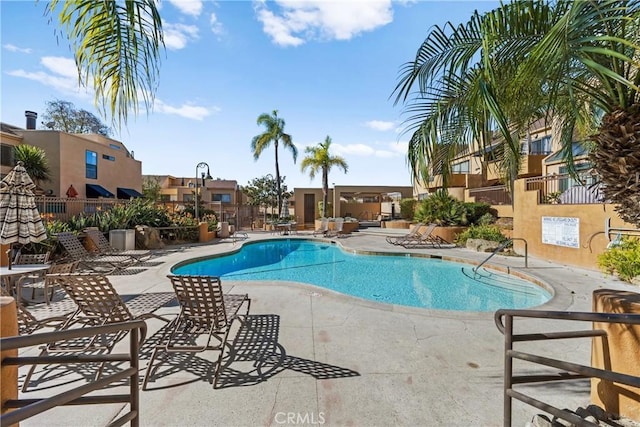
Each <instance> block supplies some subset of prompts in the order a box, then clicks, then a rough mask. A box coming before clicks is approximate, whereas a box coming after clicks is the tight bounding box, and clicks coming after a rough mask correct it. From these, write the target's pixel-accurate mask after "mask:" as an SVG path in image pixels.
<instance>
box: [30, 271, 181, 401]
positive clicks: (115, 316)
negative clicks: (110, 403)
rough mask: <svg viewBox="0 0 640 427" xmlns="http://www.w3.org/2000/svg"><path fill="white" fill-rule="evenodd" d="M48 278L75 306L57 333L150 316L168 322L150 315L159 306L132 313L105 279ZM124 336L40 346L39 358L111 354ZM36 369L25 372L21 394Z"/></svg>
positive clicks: (78, 276)
mask: <svg viewBox="0 0 640 427" xmlns="http://www.w3.org/2000/svg"><path fill="white" fill-rule="evenodd" d="M47 278H48V279H50V280H54V281H55V282H56V284H59V285H60V286H61V287H62V288H63V289H64V290H65V292H66V293H67V294H68V295H69V297H70V298H71V299H72V300H73V302H75V303H76V305H77V306H78V308H77V310H76V311H75V312H74V313H73V314H72V315H71V316H69V317H68V318H67V320H66V321H65V322H64V323H63V324H62V325H61V326H60V327H59V328H58V329H59V330H64V329H70V328H72V327H77V326H81V327H86V326H101V325H106V324H110V323H119V322H128V321H131V320H145V319H148V318H150V317H154V318H156V319H160V320H162V321H164V322H169V320H168V319H166V318H164V317H162V316H159V315H157V314H154V313H153V311H154V310H155V309H157V308H159V306H157V307H153V308H151V309H149V310H147V311H145V312H141V313H133V312H132V311H131V310H130V309H129V307H128V306H127V304H125V303H124V301H123V300H122V298H121V297H120V295H119V294H118V293H117V292H116V290H115V289H114V287H113V285H112V284H111V282H109V279H108V278H107V277H106V276H103V275H98V274H77V273H67V274H49V275H47ZM127 333H128V331H125V332H119V333H116V334H108V335H100V336H94V337H91V338H89V339H84V340H80V341H76V342H74V341H72V342H65V343H51V344H48V345H47V346H45V347H42V349H41V350H42V351H41V353H40V355H39V357H42V356H45V355H47V354H49V353H70V354H73V353H80V354H82V353H89V352H91V353H93V352H101V353H106V354H108V353H111V351H112V350H113V348H114V346H115V345H116V344H117V343H118V342H120V341H121V340H122V339H123V338H124V337H125V336H126V335H127ZM144 335H145V334H144V333H143V334H142V336H141V337H140V341H141V342H142V341H144V338H145V336H144ZM35 368H36V365H34V366H32V368H31V369H30V370H29V372H28V373H27V376H26V377H25V379H24V384H23V385H22V391H23V392H24V391H26V390H27V388H28V387H29V383H30V381H31V376H32V375H33V372H34V370H35ZM103 368H104V364H102V365H101V366H100V368H98V372H97V373H96V376H95V380H97V379H99V378H100V375H101V374H102V370H103Z"/></svg>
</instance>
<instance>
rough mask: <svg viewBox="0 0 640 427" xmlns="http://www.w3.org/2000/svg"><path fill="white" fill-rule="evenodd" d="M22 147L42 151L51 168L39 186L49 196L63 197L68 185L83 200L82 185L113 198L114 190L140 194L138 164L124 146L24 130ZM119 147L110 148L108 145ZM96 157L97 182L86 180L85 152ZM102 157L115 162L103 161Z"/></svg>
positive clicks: (101, 139)
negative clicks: (95, 187) (47, 179)
mask: <svg viewBox="0 0 640 427" xmlns="http://www.w3.org/2000/svg"><path fill="white" fill-rule="evenodd" d="M22 136H23V143H24V144H29V145H33V146H36V147H40V148H42V149H43V150H44V151H45V153H46V155H47V160H48V162H49V166H50V167H51V175H52V180H51V182H43V183H41V187H42V188H43V189H45V190H52V191H53V195H55V196H62V197H64V195H65V193H66V192H67V189H68V188H69V186H70V185H73V187H74V188H75V189H76V191H77V192H78V198H84V197H86V187H85V184H98V185H101V186H102V187H104V188H106V189H107V190H109V191H111V192H112V193H113V194H115V195H116V196H117V189H118V187H121V188H131V189H134V190H136V191H139V192H142V162H140V161H139V160H135V159H133V158H132V157H131V154H130V153H129V151H128V150H127V149H126V148H125V147H124V145H123V144H122V143H121V142H119V141H116V140H113V139H110V138H106V137H103V136H101V135H90V136H87V135H82V134H68V133H65V132H57V131H44V130H26V131H24V132H23V134H22ZM111 144H113V145H114V146H118V147H120V148H119V149H117V148H113V147H111V146H110V145H111ZM87 150H90V151H94V152H96V153H97V157H98V178H97V179H90V178H87V177H86V151H87ZM103 155H107V156H111V157H113V158H114V159H115V160H114V161H111V160H107V159H104V158H103Z"/></svg>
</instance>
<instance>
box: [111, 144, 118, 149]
mask: <svg viewBox="0 0 640 427" xmlns="http://www.w3.org/2000/svg"><path fill="white" fill-rule="evenodd" d="M109 147H111V148H114V149H116V150H119V149H120V146H119V145H118V144H109Z"/></svg>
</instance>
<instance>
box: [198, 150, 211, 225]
mask: <svg viewBox="0 0 640 427" xmlns="http://www.w3.org/2000/svg"><path fill="white" fill-rule="evenodd" d="M204 168H207V174H206V176H205V173H204V170H203V171H202V173H201V175H202V186H203V187H204V180H205V179H213V178H212V177H211V173H210V172H209V165H208V164H207V163H205V162H200V163H198V164H197V165H196V194H195V206H196V208H195V214H196V221H198V222H200V214H199V212H198V205H199V203H198V169H204Z"/></svg>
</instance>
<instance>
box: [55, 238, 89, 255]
mask: <svg viewBox="0 0 640 427" xmlns="http://www.w3.org/2000/svg"><path fill="white" fill-rule="evenodd" d="M56 237H57V239H58V242H60V244H61V245H62V247H63V248H64V250H65V251H67V253H68V254H69V256H70V257H71V258H73V259H74V260H85V259H87V258H90V257H91V254H90V253H89V251H87V250H86V249H85V247H84V246H83V245H82V242H81V241H80V239H78V236H76V235H75V234H73V233H71V232H69V231H63V232H61V233H58V234H56Z"/></svg>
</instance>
